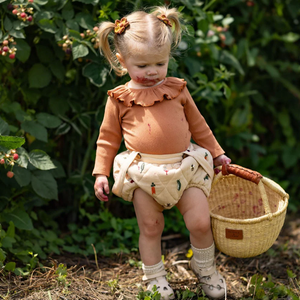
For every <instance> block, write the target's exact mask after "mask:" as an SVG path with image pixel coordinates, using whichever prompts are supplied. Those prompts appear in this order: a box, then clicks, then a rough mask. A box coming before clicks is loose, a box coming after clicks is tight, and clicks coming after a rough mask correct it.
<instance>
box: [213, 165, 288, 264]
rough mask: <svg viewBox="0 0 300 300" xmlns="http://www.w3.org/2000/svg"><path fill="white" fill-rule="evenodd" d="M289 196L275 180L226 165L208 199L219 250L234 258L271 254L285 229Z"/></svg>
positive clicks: (239, 167) (214, 182)
mask: <svg viewBox="0 0 300 300" xmlns="http://www.w3.org/2000/svg"><path fill="white" fill-rule="evenodd" d="M288 198H289V195H288V194H287V193H286V192H285V191H284V190H283V189H282V188H281V187H280V186H279V185H278V184H277V183H275V182H274V181H272V180H270V179H268V178H266V177H263V176H262V175H261V174H259V173H258V172H255V171H252V170H249V169H246V168H243V167H241V166H238V165H224V166H222V172H221V171H220V172H219V173H218V174H217V175H216V176H215V177H214V180H213V184H212V189H211V193H210V195H209V197H208V202H209V208H210V214H211V219H212V230H213V235H214V239H215V244H216V247H217V248H218V249H219V250H220V251H221V252H223V253H225V254H227V255H229V256H233V257H241V258H246V257H253V256H256V255H259V254H261V253H263V252H265V251H267V250H268V249H269V248H270V247H271V246H272V245H273V244H274V242H275V240H276V239H277V237H278V235H279V233H280V230H281V228H282V226H283V223H284V220H285V215H286V209H287V205H288Z"/></svg>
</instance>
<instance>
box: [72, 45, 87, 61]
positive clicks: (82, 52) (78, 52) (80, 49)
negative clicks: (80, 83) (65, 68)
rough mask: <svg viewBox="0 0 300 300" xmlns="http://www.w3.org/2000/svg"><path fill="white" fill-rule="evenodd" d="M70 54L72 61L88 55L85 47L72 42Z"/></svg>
mask: <svg viewBox="0 0 300 300" xmlns="http://www.w3.org/2000/svg"><path fill="white" fill-rule="evenodd" d="M72 54H73V59H77V58H79V57H84V56H86V55H88V54H89V49H88V47H87V46H85V45H83V44H81V43H79V42H77V41H74V43H73V45H72Z"/></svg>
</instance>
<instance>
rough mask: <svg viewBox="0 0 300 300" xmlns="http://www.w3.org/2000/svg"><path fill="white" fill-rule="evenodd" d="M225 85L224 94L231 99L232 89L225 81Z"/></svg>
mask: <svg viewBox="0 0 300 300" xmlns="http://www.w3.org/2000/svg"><path fill="white" fill-rule="evenodd" d="M223 87H224V95H225V97H226V99H229V98H230V96H231V89H230V88H229V87H228V85H227V84H226V83H224V82H223Z"/></svg>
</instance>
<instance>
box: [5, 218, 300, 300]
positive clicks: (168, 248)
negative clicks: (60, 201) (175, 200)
mask: <svg viewBox="0 0 300 300" xmlns="http://www.w3.org/2000/svg"><path fill="white" fill-rule="evenodd" d="M188 249H189V242H188V241H187V240H185V239H183V238H182V237H180V236H177V235H173V236H166V237H164V238H163V251H164V253H165V265H166V269H167V271H168V273H169V275H168V278H169V281H170V283H171V286H172V287H173V289H174V290H175V292H176V291H181V292H183V291H184V290H186V289H187V288H188V289H189V290H190V291H195V290H196V289H197V281H196V279H195V277H194V275H193V273H192V272H191V271H190V270H189V269H188V264H187V258H186V257H185V254H186V253H187V251H188ZM138 262H139V256H138V254H131V255H119V256H116V257H114V258H110V259H108V258H105V257H99V256H98V257H97V260H95V259H94V260H93V259H88V258H84V257H70V256H68V257H56V258H52V259H50V260H49V261H48V264H49V266H50V267H48V268H47V270H46V272H41V271H40V270H38V269H36V270H35V271H34V272H33V273H32V274H31V275H30V277H27V278H22V277H18V276H15V275H7V276H6V275H5V276H4V275H3V274H1V273H0V297H1V299H6V300H12V299H24V300H73V299H74V300H75V299H76V300H77V299H78V300H79V299H80V300H126V299H136V296H137V295H138V293H139V291H140V287H139V286H140V282H141V276H142V270H141V269H140V268H139V266H138ZM60 263H63V264H64V265H65V266H67V270H66V271H67V272H66V277H58V274H57V272H56V271H57V267H58V266H59V264H60ZM217 265H218V269H219V271H220V273H222V274H223V275H224V276H225V278H226V281H227V289H228V293H227V299H228V300H233V299H234V300H237V299H242V298H243V297H250V298H249V299H255V298H254V297H252V296H251V295H250V294H249V285H250V280H251V277H252V276H253V275H254V274H257V273H258V274H261V275H263V276H268V274H271V275H272V282H274V283H276V284H284V285H286V286H289V287H290V288H291V289H292V290H293V292H294V293H295V294H296V295H297V296H298V297H299V299H300V291H299V286H297V282H296V280H293V279H291V278H289V277H288V276H287V269H288V270H291V271H292V272H293V273H294V274H295V275H296V278H297V279H298V280H299V279H300V218H298V219H297V216H294V217H293V218H287V220H286V222H285V225H284V227H283V230H282V232H281V234H280V236H279V238H278V239H277V241H276V242H275V244H274V245H273V246H272V248H271V249H270V250H269V251H268V252H266V253H264V254H261V255H259V256H257V257H253V258H247V259H242V258H232V257H229V256H226V255H224V254H222V253H220V252H217ZM195 299H196V298H195ZM280 299H283V298H280Z"/></svg>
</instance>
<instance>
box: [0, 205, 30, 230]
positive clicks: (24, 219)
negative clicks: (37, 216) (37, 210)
mask: <svg viewBox="0 0 300 300" xmlns="http://www.w3.org/2000/svg"><path fill="white" fill-rule="evenodd" d="M2 216H3V219H4V220H5V221H6V222H13V223H14V224H15V226H16V227H17V228H19V229H22V230H32V229H33V225H32V221H31V219H30V217H29V215H28V214H27V212H25V211H24V210H22V209H21V208H16V209H15V210H14V211H12V212H11V213H4V214H3V215H2Z"/></svg>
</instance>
